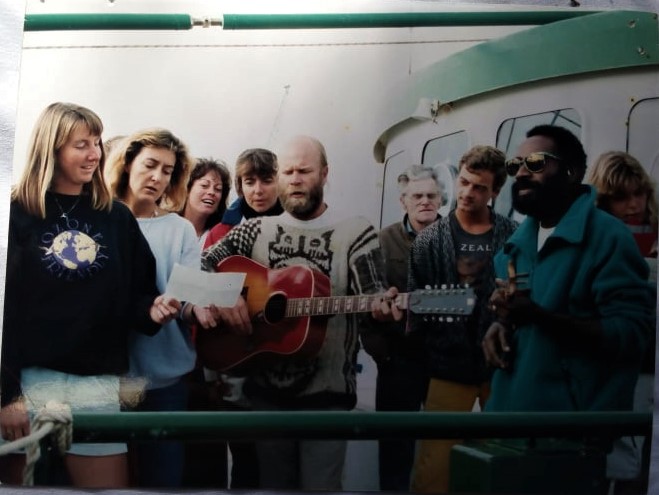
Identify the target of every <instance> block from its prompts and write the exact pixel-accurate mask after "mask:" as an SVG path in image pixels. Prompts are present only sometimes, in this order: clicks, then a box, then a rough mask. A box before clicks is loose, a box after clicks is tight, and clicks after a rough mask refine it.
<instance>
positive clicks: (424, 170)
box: [397, 165, 446, 204]
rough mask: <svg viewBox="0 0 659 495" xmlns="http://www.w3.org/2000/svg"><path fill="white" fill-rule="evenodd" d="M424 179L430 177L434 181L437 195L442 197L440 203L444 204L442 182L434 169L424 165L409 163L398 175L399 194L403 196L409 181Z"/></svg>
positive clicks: (444, 197)
mask: <svg viewBox="0 0 659 495" xmlns="http://www.w3.org/2000/svg"><path fill="white" fill-rule="evenodd" d="M425 179H432V180H434V181H435V184H437V188H438V189H439V195H440V196H441V198H442V204H444V202H445V201H446V196H445V195H444V183H443V182H442V181H441V180H439V178H438V177H437V172H436V170H435V169H434V168H432V167H428V166H426V165H411V166H409V167H408V168H407V169H405V171H404V172H403V173H402V174H400V175H399V176H398V179H397V182H398V191H400V195H401V196H405V192H406V191H407V185H408V184H409V183H410V182H414V181H417V180H425Z"/></svg>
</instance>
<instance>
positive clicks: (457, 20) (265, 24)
mask: <svg viewBox="0 0 659 495" xmlns="http://www.w3.org/2000/svg"><path fill="white" fill-rule="evenodd" d="M594 12H595V11H588V10H556V11H501V12H418V13H410V12H407V13H406V12H401V13H370V14H367V13H351V14H224V16H223V19H222V20H219V19H215V20H211V19H203V20H198V19H197V20H195V19H193V18H192V17H191V16H189V15H187V14H28V15H26V16H25V23H24V29H25V31H77V30H126V29H128V30H182V29H191V28H192V27H193V26H197V25H198V26H209V25H222V26H223V28H224V29H229V30H238V29H338V28H391V27H399V28H400V27H429V26H500V25H505V26H513V25H535V24H547V23H550V22H555V21H561V20H564V19H570V18H572V17H578V16H583V15H588V14H592V13H594Z"/></svg>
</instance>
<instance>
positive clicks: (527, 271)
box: [483, 125, 655, 411]
mask: <svg viewBox="0 0 659 495" xmlns="http://www.w3.org/2000/svg"><path fill="white" fill-rule="evenodd" d="M506 167H507V172H508V174H509V175H511V176H514V177H515V184H514V185H513V206H514V207H515V209H516V210H517V211H519V212H520V213H523V214H526V215H527V218H526V220H525V221H524V222H523V223H522V225H521V226H520V227H519V228H518V230H517V231H516V232H515V233H514V234H513V235H512V236H511V237H510V239H509V240H508V242H507V243H506V244H505V246H504V248H503V250H502V251H501V252H500V253H499V254H498V255H497V256H496V258H495V265H496V273H497V277H498V278H500V279H506V281H505V283H503V284H502V286H501V287H500V288H499V289H497V290H496V291H495V292H494V294H493V295H492V298H491V299H490V303H491V309H493V310H495V311H496V313H497V316H498V321H497V322H495V323H493V324H492V325H491V326H490V328H489V330H488V332H487V334H486V336H485V338H484V341H483V350H484V352H485V356H486V360H487V361H488V363H489V364H491V365H494V366H495V367H497V368H498V369H497V370H496V372H495V374H494V377H493V380H492V390H491V396H490V399H489V401H488V403H487V407H486V409H487V410H488V411H601V410H631V409H632V399H633V392H634V385H635V383H636V380H637V377H638V373H639V368H640V365H641V360H642V356H643V351H644V349H645V347H646V344H647V341H648V338H649V336H650V332H652V331H654V329H653V328H652V325H653V322H654V320H653V318H654V307H655V290H654V288H653V287H652V286H651V285H650V284H648V282H647V275H648V266H647V263H646V262H645V261H644V260H643V258H642V257H641V255H640V254H639V251H638V248H637V247H636V245H635V243H634V239H633V238H632V236H631V234H630V233H629V231H628V229H626V228H625V225H624V224H623V223H622V222H620V221H619V220H617V219H615V218H614V217H612V216H610V215H608V214H606V213H604V212H603V211H601V210H599V209H597V208H596V207H595V190H594V189H593V188H592V187H590V186H585V185H582V184H581V181H582V179H583V176H584V173H585V170H586V155H585V153H584V150H583V147H582V145H581V143H580V142H579V140H578V139H577V138H576V137H575V136H574V135H573V134H572V133H570V132H569V131H567V130H566V129H563V128H561V127H556V126H546V125H545V126H538V127H535V128H533V129H531V130H530V131H529V132H528V133H527V139H526V140H525V141H524V142H523V143H522V144H521V146H520V147H519V149H518V153H517V156H516V157H515V158H513V159H511V160H508V161H507V162H506Z"/></svg>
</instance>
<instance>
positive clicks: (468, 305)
mask: <svg viewBox="0 0 659 495" xmlns="http://www.w3.org/2000/svg"><path fill="white" fill-rule="evenodd" d="M475 305H476V294H475V292H474V289H473V288H471V287H469V286H450V287H441V288H438V289H419V290H415V291H414V292H410V293H409V294H408V301H407V309H408V310H410V311H411V312H413V313H415V314H423V315H434V316H437V317H441V318H444V319H446V318H451V317H454V316H456V317H459V316H468V315H470V314H471V313H472V312H473V311H474V306H475ZM447 321H448V320H447Z"/></svg>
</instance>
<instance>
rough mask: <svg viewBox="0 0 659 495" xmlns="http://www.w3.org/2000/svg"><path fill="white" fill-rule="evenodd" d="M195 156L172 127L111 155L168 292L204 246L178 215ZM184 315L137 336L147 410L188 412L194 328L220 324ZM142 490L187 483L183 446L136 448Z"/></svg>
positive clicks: (135, 358)
mask: <svg viewBox="0 0 659 495" xmlns="http://www.w3.org/2000/svg"><path fill="white" fill-rule="evenodd" d="M189 173H190V157H189V155H188V151H187V147H186V146H185V144H183V142H181V140H179V139H178V138H177V137H176V136H174V135H173V134H172V133H171V132H170V131H168V130H166V129H160V128H153V129H146V130H142V131H139V132H136V133H134V134H133V135H131V136H128V137H126V138H125V139H123V140H122V141H121V143H120V144H119V145H118V146H117V147H116V148H114V149H113V151H112V153H111V155H110V157H109V158H108V169H107V176H108V181H109V183H110V189H111V190H112V192H113V194H114V195H115V196H116V197H117V198H118V199H120V200H121V201H123V202H124V203H125V204H126V205H127V206H128V208H129V209H130V210H131V211H132V212H133V214H134V215H135V217H136V218H137V222H138V224H139V226H140V228H141V229H142V233H143V234H144V237H146V239H147V241H148V242H149V246H150V247H151V251H152V252H153V254H154V256H155V258H156V268H157V275H156V283H157V285H158V288H159V289H160V290H161V291H162V292H164V291H165V287H166V284H167V280H168V279H169V276H170V274H171V272H172V270H173V269H174V265H175V264H176V263H178V264H181V265H183V266H189V267H194V268H199V266H200V261H199V260H200V248H199V243H198V240H197V234H196V233H195V229H194V227H193V226H192V224H191V223H190V222H189V221H188V220H186V219H185V218H183V217H181V216H179V215H178V214H177V213H174V212H177V211H180V209H181V208H182V206H183V204H184V202H185V199H186V196H187V189H186V186H187V182H188V176H189ZM179 310H180V314H179V317H178V318H176V319H174V320H172V321H170V322H168V323H167V324H165V325H164V326H163V328H162V329H161V331H160V332H159V333H158V334H157V335H156V336H154V337H144V336H142V335H140V334H138V333H136V332H135V333H133V334H131V340H130V371H129V376H130V377H134V378H144V379H145V380H146V392H145V394H144V400H143V401H142V402H141V403H140V404H139V405H138V406H137V410H140V411H184V410H186V408H187V386H186V383H185V381H184V380H183V379H182V378H183V377H184V376H185V375H186V374H187V373H188V372H189V371H190V370H192V369H193V368H194V366H195V360H196V353H195V348H194V345H193V343H192V340H191V338H190V331H189V328H188V324H189V323H192V322H198V323H199V324H200V325H201V326H202V327H204V328H208V327H214V326H215V325H216V322H215V320H214V319H213V318H212V316H211V314H210V312H209V310H208V309H207V308H204V307H200V306H197V305H195V304H192V303H181V304H179ZM135 451H136V457H137V473H136V475H137V478H138V483H139V485H140V486H149V487H176V486H180V483H181V476H182V469H183V445H182V444H181V443H180V442H140V443H138V444H136V445H135Z"/></svg>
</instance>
